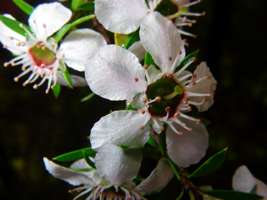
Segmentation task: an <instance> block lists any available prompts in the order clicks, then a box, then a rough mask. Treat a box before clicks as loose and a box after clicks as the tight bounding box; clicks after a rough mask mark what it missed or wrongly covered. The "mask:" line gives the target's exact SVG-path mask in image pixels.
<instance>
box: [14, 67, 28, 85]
mask: <svg viewBox="0 0 267 200" xmlns="http://www.w3.org/2000/svg"><path fill="white" fill-rule="evenodd" d="M31 71H32V70H31V68H29V69H27V70H25V71H23V72H22V73H21V74H19V75H18V76H16V77H15V78H14V81H15V82H18V81H19V79H20V78H21V77H23V76H25V75H26V74H28V73H30V72H31Z"/></svg>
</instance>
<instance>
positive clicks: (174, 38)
mask: <svg viewBox="0 0 267 200" xmlns="http://www.w3.org/2000/svg"><path fill="white" fill-rule="evenodd" d="M140 39H141V42H142V43H143V46H144V47H145V49H146V50H147V51H148V52H149V53H150V54H151V55H152V57H153V59H154V61H155V63H156V64H157V65H158V66H159V67H160V68H161V70H162V71H163V72H171V70H172V64H173V63H174V61H175V58H176V56H177V55H178V54H180V49H181V47H182V45H183V42H182V39H181V36H180V34H179V32H178V30H177V28H176V27H175V25H174V24H173V23H172V22H171V21H169V20H168V19H167V18H165V17H163V16H162V15H161V14H159V13H157V12H153V13H150V14H149V15H147V16H146V17H145V19H144V20H143V22H142V24H141V28H140Z"/></svg>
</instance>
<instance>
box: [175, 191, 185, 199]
mask: <svg viewBox="0 0 267 200" xmlns="http://www.w3.org/2000/svg"><path fill="white" fill-rule="evenodd" d="M183 196H184V189H183V190H182V191H181V193H180V194H179V196H178V197H177V198H176V200H182V198H183Z"/></svg>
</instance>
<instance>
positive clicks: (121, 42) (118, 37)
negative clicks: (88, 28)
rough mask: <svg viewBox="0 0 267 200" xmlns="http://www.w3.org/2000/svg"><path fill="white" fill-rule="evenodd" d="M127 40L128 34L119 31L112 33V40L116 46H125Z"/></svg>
mask: <svg viewBox="0 0 267 200" xmlns="http://www.w3.org/2000/svg"><path fill="white" fill-rule="evenodd" d="M128 40H129V36H128V35H124V34H120V33H115V34H114V41H115V44H116V45H117V46H121V47H125V45H126V43H127V42H128Z"/></svg>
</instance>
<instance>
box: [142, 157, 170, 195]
mask: <svg viewBox="0 0 267 200" xmlns="http://www.w3.org/2000/svg"><path fill="white" fill-rule="evenodd" d="M172 178H173V172H172V170H171V168H170V166H169V164H168V162H167V160H166V159H164V158H162V159H161V160H160V161H159V163H158V165H157V166H156V168H155V169H154V170H153V171H152V172H151V174H150V175H149V176H148V177H147V178H146V179H145V180H143V181H142V182H141V183H140V184H139V185H138V186H137V191H139V192H140V193H142V194H146V195H147V194H151V193H154V192H160V191H161V190H162V189H164V188H165V187H166V186H167V184H168V183H169V182H170V180H171V179H172Z"/></svg>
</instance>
